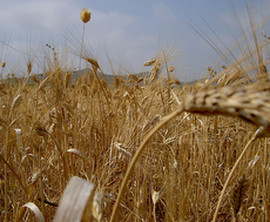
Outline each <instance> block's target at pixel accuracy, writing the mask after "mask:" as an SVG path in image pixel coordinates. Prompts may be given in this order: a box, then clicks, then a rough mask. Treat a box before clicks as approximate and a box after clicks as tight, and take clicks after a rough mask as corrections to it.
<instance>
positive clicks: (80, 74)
mask: <svg viewBox="0 0 270 222" xmlns="http://www.w3.org/2000/svg"><path fill="white" fill-rule="evenodd" d="M90 71H91V70H90V69H82V70H81V71H79V70H77V71H74V72H73V74H74V79H75V81H77V80H78V79H79V78H80V77H83V76H85V75H87V74H88V73H89V72H90ZM130 75H133V76H135V77H137V78H149V75H150V72H140V73H135V74H134V73H131V74H130ZM130 75H118V76H117V75H111V74H103V73H101V72H99V77H100V78H101V79H104V80H105V81H106V82H107V83H108V84H113V82H114V80H115V78H116V77H120V78H121V79H123V80H129V79H130ZM33 76H34V77H35V78H36V79H37V80H38V81H42V80H43V79H45V78H46V74H34V75H33ZM32 79H33V78H32ZM32 79H31V78H30V79H29V83H30V84H33V83H34V81H33V80H32ZM8 80H9V81H12V82H13V81H14V80H12V78H8ZM164 81H166V79H165V78H164ZM199 81H202V79H199V80H193V81H188V82H182V81H180V83H181V85H193V84H195V83H196V82H199Z"/></svg>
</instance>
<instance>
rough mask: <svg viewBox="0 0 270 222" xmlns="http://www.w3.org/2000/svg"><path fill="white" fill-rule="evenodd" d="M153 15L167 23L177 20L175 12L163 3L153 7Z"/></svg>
mask: <svg viewBox="0 0 270 222" xmlns="http://www.w3.org/2000/svg"><path fill="white" fill-rule="evenodd" d="M153 15H154V16H156V17H157V18H160V19H163V20H165V21H176V20H177V16H176V15H175V14H174V13H173V11H172V10H171V9H170V8H169V7H167V6H166V5H164V4H163V3H161V2H159V3H158V4H156V5H155V6H154V7H153Z"/></svg>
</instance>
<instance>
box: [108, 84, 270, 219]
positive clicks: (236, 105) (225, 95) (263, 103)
mask: <svg viewBox="0 0 270 222" xmlns="http://www.w3.org/2000/svg"><path fill="white" fill-rule="evenodd" d="M268 87H269V86H268V85H267V84H266V85H258V83H254V84H251V85H248V86H245V87H243V88H242V89H238V88H233V87H232V86H226V87H212V88H206V89H201V90H198V91H197V92H195V93H192V94H189V95H188V96H186V97H185V98H184V99H183V101H182V103H181V104H180V105H179V108H178V109H177V110H176V111H174V112H173V113H171V114H170V115H168V116H166V117H164V118H163V119H162V120H161V121H160V122H159V123H158V124H157V125H156V127H154V128H153V129H152V130H151V131H150V132H149V133H148V134H147V135H146V137H145V138H144V140H143V142H142V144H141V145H140V147H139V148H138V150H137V151H136V153H135V155H134V157H133V159H132V161H131V163H130V165H129V166H128V169H127V172H126V174H125V176H124V179H123V181H122V184H121V187H120V190H119V193H118V197H117V200H116V203H115V205H114V207H113V212H112V217H111V220H110V221H114V220H115V217H116V212H117V209H118V206H119V204H120V198H121V196H122V194H123V192H124V188H125V185H126V183H127V180H128V178H129V176H130V174H131V171H132V169H133V168H134V166H135V164H136V162H137V160H138V158H139V156H140V154H141V153H142V151H143V150H144V148H145V146H146V144H147V142H148V141H149V140H150V139H151V138H152V137H153V135H154V134H155V132H157V131H158V130H159V129H160V128H161V127H162V126H164V125H165V124H166V123H167V122H169V121H170V120H172V119H174V118H175V117H176V116H178V115H180V114H181V113H182V112H183V111H186V112H191V113H201V114H204V115H208V114H227V115H232V116H237V117H239V118H242V119H244V120H246V121H248V122H251V123H253V124H255V125H256V126H259V130H257V131H256V133H255V134H254V136H253V137H252V138H251V140H250V141H249V142H248V143H247V144H246V147H245V148H244V149H243V151H242V153H241V154H240V156H239V157H238V159H237V161H236V162H235V165H234V167H233V168H232V170H231V172H230V174H229V176H228V178H227V180H226V182H225V185H224V187H223V190H222V192H221V195H220V197H219V201H218V204H217V208H216V212H215V215H214V219H213V221H215V220H216V217H217V213H218V210H219V208H220V205H221V201H222V199H223V196H224V193H225V190H226V188H227V186H228V184H229V181H230V179H231V177H232V175H233V173H234V171H235V170H236V167H237V166H238V164H239V162H240V161H241V159H242V157H243V156H244V154H245V152H246V151H247V149H248V147H249V146H250V144H251V143H252V142H253V141H254V140H255V139H256V138H257V137H259V136H266V135H268V134H269V133H270V115H269V113H270V112H269V110H270V100H269V99H268V98H269V93H268V92H267V91H265V89H267V88H268Z"/></svg>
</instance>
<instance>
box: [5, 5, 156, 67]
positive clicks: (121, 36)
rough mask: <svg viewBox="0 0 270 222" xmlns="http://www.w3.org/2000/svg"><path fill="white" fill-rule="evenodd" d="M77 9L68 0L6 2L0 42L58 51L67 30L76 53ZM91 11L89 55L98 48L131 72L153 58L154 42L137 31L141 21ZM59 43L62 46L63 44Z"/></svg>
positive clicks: (21, 46)
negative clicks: (50, 48) (48, 47)
mask: <svg viewBox="0 0 270 222" xmlns="http://www.w3.org/2000/svg"><path fill="white" fill-rule="evenodd" d="M80 10H81V8H80V6H79V5H78V4H77V2H76V1H71V0H47V1H41V0H26V1H19V0H16V1H12V2H11V1H10V2H6V3H5V4H3V5H2V6H1V8H0V21H6V22H5V23H4V22H1V23H0V30H1V34H0V40H5V39H7V38H6V37H7V36H8V38H10V41H9V42H8V43H9V44H10V45H11V46H12V47H15V48H17V49H19V50H22V51H25V52H27V50H28V48H31V49H32V50H31V51H32V53H34V52H37V51H39V50H41V51H42V48H44V46H45V44H46V43H49V44H52V46H56V48H60V46H59V45H56V44H57V42H61V41H62V40H61V39H63V38H62V37H63V36H61V35H63V32H64V33H65V31H67V33H68V34H70V35H71V36H66V37H67V39H69V40H70V42H69V43H68V44H70V43H71V42H72V41H74V42H75V45H76V46H77V49H75V50H76V51H77V52H79V50H80V49H79V47H80V41H81V38H80V35H81V32H82V25H83V23H82V22H81V20H80ZM91 11H92V17H91V21H90V22H89V23H87V24H86V27H85V30H86V33H85V42H87V41H89V42H90V44H91V48H92V49H93V50H94V52H90V54H93V55H94V56H95V55H96V53H97V50H100V49H101V52H98V53H99V54H101V55H103V54H106V52H108V55H109V56H110V57H111V58H113V59H115V60H121V61H120V62H123V64H122V65H124V66H125V65H127V66H129V67H128V68H134V71H138V70H137V69H138V67H139V66H140V64H143V62H144V61H145V60H146V59H148V58H149V57H152V56H154V55H153V53H154V50H155V46H156V39H155V38H154V37H153V36H151V35H146V34H143V33H140V32H138V28H139V27H140V25H141V24H142V21H141V20H140V18H137V17H135V16H132V15H128V14H125V13H122V12H117V11H111V12H108V13H106V12H102V11H98V10H95V9H91ZM134 27H136V28H134ZM139 30H140V29H139ZM72 35H74V36H72ZM59 36H60V37H59ZM29 38H30V41H29ZM45 41H46V42H45ZM61 43H62V44H63V45H64V44H65V41H62V42H61ZM29 44H30V45H29ZM92 49H89V50H92ZM12 53H13V54H16V56H13V55H12ZM8 54H9V55H8V57H9V58H13V57H14V58H15V57H17V55H18V52H16V51H13V50H12V49H9V53H8ZM21 56H23V57H24V56H25V55H21ZM105 56H106V55H104V56H103V57H105ZM23 60H25V59H23ZM15 63H16V62H15ZM22 65H24V66H25V64H22ZM23 68H24V67H23ZM107 70H108V69H107Z"/></svg>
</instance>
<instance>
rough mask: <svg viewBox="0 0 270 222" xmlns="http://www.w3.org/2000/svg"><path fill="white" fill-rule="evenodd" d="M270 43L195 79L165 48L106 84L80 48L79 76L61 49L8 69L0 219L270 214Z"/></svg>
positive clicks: (0, 120) (0, 117) (0, 101)
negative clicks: (13, 71)
mask: <svg viewBox="0 0 270 222" xmlns="http://www.w3.org/2000/svg"><path fill="white" fill-rule="evenodd" d="M89 19H90V16H89ZM85 21H86V22H87V19H86V20H85ZM86 22H85V23H86ZM84 25H85V24H84ZM253 34H254V33H253ZM269 43H270V40H269V38H268V37H267V36H264V41H262V43H260V42H258V41H254V45H249V47H250V48H249V50H247V51H246V53H243V55H242V57H240V58H239V59H237V61H235V62H234V63H231V64H229V65H228V66H227V67H223V68H222V69H220V71H215V70H212V69H209V74H210V75H209V77H208V78H206V79H204V80H202V81H200V82H197V83H194V84H185V85H183V84H180V82H179V81H177V80H175V79H173V78H171V76H172V75H173V73H174V72H177V70H174V67H168V63H169V61H168V60H167V57H166V56H157V57H156V59H155V60H152V61H147V62H146V63H145V66H149V70H150V75H149V76H147V77H146V76H144V77H141V76H136V75H129V76H128V77H127V78H125V79H123V78H121V73H119V76H117V75H116V76H115V77H114V82H113V83H109V82H107V81H106V80H105V79H104V78H102V77H101V75H100V71H101V68H102V67H100V66H99V63H98V61H96V60H95V59H94V58H90V57H84V56H82V55H81V53H82V49H79V51H80V53H78V54H79V55H80V57H81V59H82V62H86V63H87V64H88V66H89V69H88V70H87V71H85V72H84V74H83V75H81V77H80V78H79V79H78V80H75V79H74V76H73V74H74V73H73V71H72V70H70V69H68V68H67V66H66V65H65V61H61V60H60V58H57V57H53V58H52V59H51V60H50V61H48V65H47V66H46V67H47V69H46V72H45V73H44V78H43V79H38V78H37V77H36V76H35V75H33V73H32V70H31V67H32V66H33V64H31V62H29V63H28V64H27V70H26V73H27V75H25V76H24V77H22V78H16V77H14V76H13V77H9V78H3V79H2V80H1V84H0V147H1V148H0V163H1V168H0V193H1V197H0V198H1V199H0V213H1V214H0V220H1V221H36V220H37V221H52V220H53V219H54V220H55V221H269V220H270V194H269V193H268V192H269V190H270V173H269V170H270V161H269V155H270V151H269V139H268V136H269V135H270V133H269V132H270V91H269V89H270V81H269V79H268V71H267V66H268V64H267V60H265V59H261V58H262V57H264V56H265V54H263V52H265V51H266V50H268V48H267V47H268V44H269ZM81 47H82V48H83V39H82V44H81ZM5 66H6V64H4V63H3V64H2V71H3V70H5ZM2 71H1V73H2ZM72 178H73V179H74V178H75V179H76V178H77V179H76V180H74V181H75V182H74V183H73V186H72V185H70V187H72V188H70V189H69V191H66V192H65V195H66V193H68V192H69V195H70V196H71V197H70V198H69V199H66V202H64V201H61V198H63V199H64V197H63V196H65V195H63V194H64V190H65V188H66V187H67V186H68V184H71V183H69V182H70V181H71V180H72ZM89 185H93V186H94V189H93V190H91V189H90V186H89ZM67 190H68V189H67ZM65 204H66V205H68V204H69V206H68V207H67V206H66V205H65ZM67 209H68V210H67ZM55 215H57V216H55ZM67 215H68V216H67ZM64 218H65V219H64ZM71 218H72V220H71ZM74 218H75V219H74Z"/></svg>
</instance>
